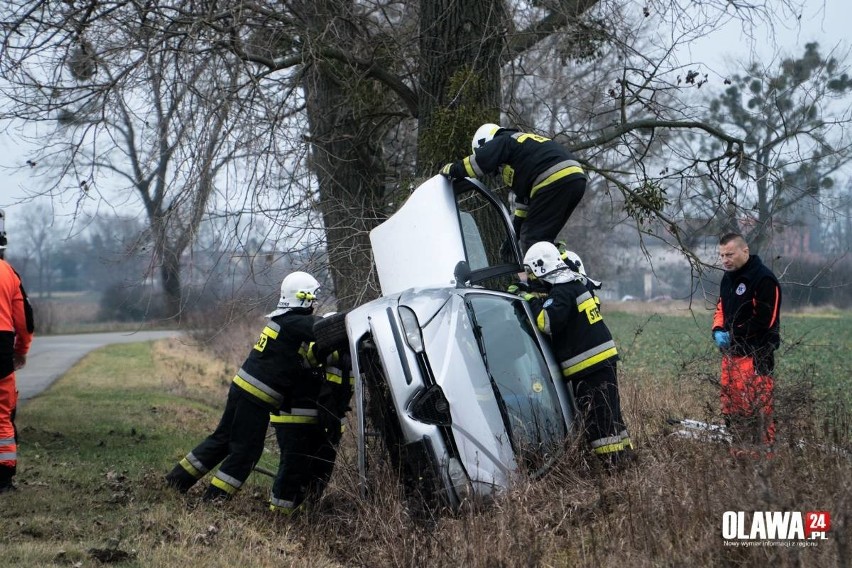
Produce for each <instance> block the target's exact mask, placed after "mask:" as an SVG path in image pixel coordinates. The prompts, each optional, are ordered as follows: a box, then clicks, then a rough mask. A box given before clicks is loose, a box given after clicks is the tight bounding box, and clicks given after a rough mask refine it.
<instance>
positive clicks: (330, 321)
mask: <svg viewBox="0 0 852 568" xmlns="http://www.w3.org/2000/svg"><path fill="white" fill-rule="evenodd" d="M347 313H348V312H339V313H336V314H333V315H330V316H328V317H325V318H322V319H321V320H319V321H317V322H316V323H315V324H314V338H315V341H316V345H317V348H318V350H319V351H320V352H326V353H329V352H331V351H335V350H337V349H346V347H347V346H348V345H349V338H348V336H347V334H346V314H347Z"/></svg>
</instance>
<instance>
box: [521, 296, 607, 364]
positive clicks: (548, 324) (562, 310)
mask: <svg viewBox="0 0 852 568" xmlns="http://www.w3.org/2000/svg"><path fill="white" fill-rule="evenodd" d="M600 303H601V302H600V299H599V298H598V297H597V296H596V295H595V293H594V290H593V289H592V286H591V283H588V284H584V283H583V281H581V280H574V281H571V282H566V283H564V284H554V285H553V287H552V288H551V289H550V292H549V294H548V296H547V299H545V300H544V301H542V300H540V299H534V300H531V301H530V307H531V308H532V311H533V314H535V316H536V324H537V325H538V328H539V329H540V330H541V331H543V332H544V333H547V334H549V335H550V336H551V337H552V344H553V351H554V354H555V355H556V359H557V360H558V361H559V366H560V367H561V368H562V375H563V376H564V377H566V378H569V379H576V378H580V377H583V376H584V375H587V374H589V373H591V372H592V371H595V370H597V369H598V368H600V367H601V366H603V365H604V364H610V363H612V362H614V361H617V360H618V351H617V350H616V348H615V342H614V341H613V339H612V334H611V333H610V331H609V328H608V327H607V326H606V324H605V323H604V321H603V316H602V315H601V312H600Z"/></svg>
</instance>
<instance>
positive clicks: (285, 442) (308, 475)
mask: <svg viewBox="0 0 852 568" xmlns="http://www.w3.org/2000/svg"><path fill="white" fill-rule="evenodd" d="M273 426H274V428H275V437H276V439H277V440H278V448H279V450H280V452H281V457H280V462H279V464H278V474H277V475H276V477H275V481H274V483H273V484H272V497H271V499H270V509H272V510H273V511H279V512H282V513H286V514H292V513H294V512H297V511H299V510H301V509H303V508H304V506H303V505H304V504H306V503H310V502H315V501H317V500H318V499H319V498H320V497H321V496H322V494H323V492H324V491H325V488H326V485H328V480H329V479H330V478H331V473H332V471H333V470H334V461H335V459H336V458H337V444H338V442H339V436H337V437H336V438H337V439H335V437H334V436H333V437H332V439H331V440H329V438H328V437H327V436H326V433H325V431H324V430H323V429H322V428H321V427H320V426H319V424H316V423H311V424H278V423H275V422H273Z"/></svg>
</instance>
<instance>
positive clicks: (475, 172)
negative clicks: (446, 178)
mask: <svg viewBox="0 0 852 568" xmlns="http://www.w3.org/2000/svg"><path fill="white" fill-rule="evenodd" d="M501 165H502V166H504V168H503V182H504V183H505V184H506V185H508V186H509V187H510V188H511V190H512V192H513V193H514V194H515V199H516V201H518V202H519V203H524V204H526V203H529V200H530V198H532V197H533V196H534V195H535V194H536V192H537V191H538V190H539V189H541V188H543V187H545V186H548V185H550V184H551V183H554V182H556V181H559V180H565V181H568V180H571V179H573V178H577V177H582V178H585V177H586V174H585V173H584V172H583V169H582V168H581V167H580V163H579V162H578V161H577V158H576V157H575V156H574V154H572V153H571V152H569V151H568V150H566V149H565V148H563V147H562V146H561V145H560V144H559V143H558V142H554V141H553V140H551V139H550V138H545V137H544V136H538V135H537V134H529V133H526V132H517V131H514V130H503V131H501V132H498V133H497V135H496V136H494V138H493V139H492V140H491V141H490V142H488V143H487V144H485V145H484V146H482V147H481V148H477V149H476V151H474V153H473V154H471V155H470V156H468V157H467V158H465V159H464V160H461V161H459V162H455V163H454V164H453V165H452V166H451V167H450V177H453V178H463V177H482V176H483V175H485V174H490V173H493V172H496V171H497V168H499V167H500V166H501Z"/></svg>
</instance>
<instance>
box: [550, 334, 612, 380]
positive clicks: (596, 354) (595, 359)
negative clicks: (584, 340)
mask: <svg viewBox="0 0 852 568" xmlns="http://www.w3.org/2000/svg"><path fill="white" fill-rule="evenodd" d="M616 355H618V351H616V349H615V341H612V340H610V341H606V342H604V343H601V344H600V345H598V346H596V347H592V348H591V349H589V350H587V351H584V352H582V353H580V354H579V355H577V356H576V357H571V358H570V359H568V360H567V361H562V362H561V363H559V366H560V367H562V375H563V376H565V377H567V376H569V375H573V374H574V373H577V372H579V371H582V370H583V369H588V368H589V367H591V366H592V365H595V364H597V363H600V362H601V361H606V360H607V359H609V358H610V357H615V356H616Z"/></svg>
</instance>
